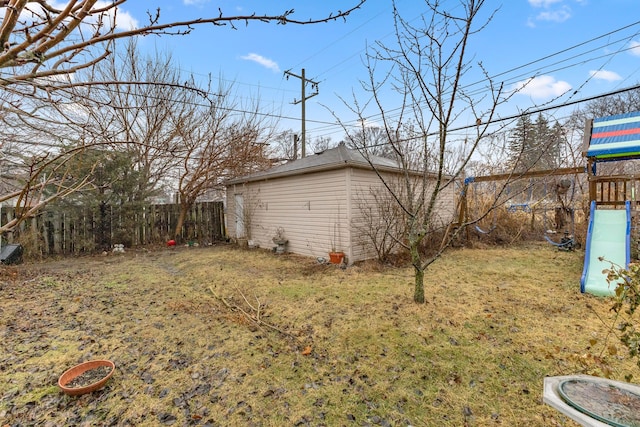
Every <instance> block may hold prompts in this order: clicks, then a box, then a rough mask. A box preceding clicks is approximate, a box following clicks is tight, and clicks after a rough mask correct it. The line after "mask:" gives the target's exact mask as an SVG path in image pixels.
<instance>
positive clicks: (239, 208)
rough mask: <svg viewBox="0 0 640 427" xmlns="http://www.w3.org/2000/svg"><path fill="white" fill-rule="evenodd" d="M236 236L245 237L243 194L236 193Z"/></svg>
mask: <svg viewBox="0 0 640 427" xmlns="http://www.w3.org/2000/svg"><path fill="white" fill-rule="evenodd" d="M235 197H236V238H238V239H239V238H242V237H245V229H244V196H243V195H242V194H236V195H235Z"/></svg>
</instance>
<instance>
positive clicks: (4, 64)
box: [0, 0, 365, 231]
mask: <svg viewBox="0 0 640 427" xmlns="http://www.w3.org/2000/svg"><path fill="white" fill-rule="evenodd" d="M354 2H355V4H354V5H353V7H350V8H348V9H345V10H343V11H338V12H337V13H330V14H328V15H327V16H324V17H320V18H312V19H309V20H300V19H297V18H296V17H295V15H294V10H293V9H288V10H285V11H284V12H283V13H281V14H275V15H268V14H259V13H251V14H248V15H226V14H224V13H223V12H222V11H221V10H220V9H218V10H216V11H215V12H214V13H213V14H212V15H211V16H208V17H207V16H205V17H202V18H197V19H193V20H188V21H179V22H178V21H172V20H170V19H169V20H165V19H164V18H165V17H164V15H162V14H161V11H160V9H159V8H158V9H156V10H153V11H149V12H148V13H147V15H148V20H147V22H146V23H143V24H142V25H138V26H137V27H136V28H122V26H121V22H120V21H119V19H118V18H119V13H120V12H122V10H123V8H124V7H126V4H127V0H115V1H112V2H103V1H99V0H66V1H64V2H62V3H61V2H56V1H53V0H0V8H2V9H3V10H4V18H3V20H2V23H1V24H0V69H2V70H3V76H2V77H1V78H0V88H2V89H1V90H2V91H1V92H0V112H1V114H0V120H1V121H2V125H3V126H1V127H2V133H3V134H2V139H3V141H4V143H3V146H2V156H1V157H2V160H1V163H2V164H1V165H0V170H1V171H2V172H3V173H2V178H3V188H2V189H1V191H2V194H0V202H1V201H6V200H9V199H14V198H16V197H17V201H18V202H17V203H18V204H20V203H22V207H23V209H22V210H21V211H22V212H24V213H25V214H24V215H22V216H20V217H18V218H16V220H15V221H14V222H12V223H11V224H5V225H3V226H2V227H1V228H0V231H4V230H8V229H10V228H12V227H15V226H16V225H17V224H19V222H20V221H21V220H22V219H24V218H26V217H27V216H29V215H33V214H34V213H35V212H37V211H38V210H39V209H41V208H42V207H43V206H45V205H46V204H47V203H48V202H50V201H51V200H54V199H55V198H56V197H61V196H64V195H66V194H69V193H71V192H73V191H75V189H79V188H83V187H84V186H85V185H86V184H87V180H88V179H89V177H78V176H77V175H75V174H71V173H67V172H64V171H62V169H61V168H64V165H65V162H64V159H65V158H68V157H69V156H72V155H73V154H74V153H76V152H79V151H81V150H82V149H83V147H86V146H90V145H96V144H97V145H103V144H113V143H114V141H118V142H125V143H129V142H136V143H138V144H140V145H139V147H144V148H140V150H139V155H140V158H141V159H142V158H143V157H144V156H147V155H155V154H157V153H154V151H153V150H155V149H157V147H158V143H159V142H160V141H152V142H153V143H154V144H155V145H154V147H155V148H153V149H151V151H149V149H148V147H150V146H151V145H150V144H148V143H149V142H150V141H149V140H140V139H139V138H138V136H139V135H136V133H137V132H136V130H135V128H134V129H131V128H128V127H126V126H123V123H125V122H127V123H140V121H141V120H142V121H147V123H145V126H146V128H147V130H149V129H152V128H153V127H154V126H155V129H156V130H157V132H156V133H155V134H156V135H162V134H164V133H165V131H166V129H164V128H162V126H163V124H164V123H165V121H164V120H163V119H162V117H159V116H156V117H155V118H154V119H155V122H153V123H151V122H150V121H149V120H150V119H151V118H149V117H133V114H135V113H133V112H132V111H128V110H127V109H125V108H123V109H121V110H120V112H121V113H122V114H121V115H120V116H121V117H118V115H117V114H112V115H110V121H106V120H102V121H94V122H92V123H91V124H89V123H87V121H86V120H85V119H86V117H87V114H89V113H91V111H94V112H95V111H96V110H89V109H87V108H84V107H83V103H78V96H79V92H78V91H77V90H76V89H78V88H79V87H82V88H85V89H88V90H86V91H85V92H84V96H85V99H93V97H94V96H96V98H97V100H98V102H99V101H100V99H102V100H105V96H104V90H105V89H107V90H109V89H111V88H113V87H114V86H117V85H119V84H121V83H124V84H128V85H129V86H127V87H133V86H131V84H132V83H140V84H147V85H148V88H149V91H150V93H151V92H154V91H155V94H154V95H153V96H149V97H147V99H148V101H149V102H155V103H156V104H157V105H160V104H161V103H162V99H163V96H162V94H160V93H159V92H158V90H159V89H158V86H159V85H157V84H154V83H153V82H152V81H148V80H147V81H145V80H144V79H145V77H144V76H143V75H131V76H128V78H127V79H122V76H119V77H116V76H113V78H108V77H107V76H103V79H92V80H89V79H87V80H81V79H80V78H79V77H80V74H81V72H82V71H88V72H89V74H91V75H94V71H95V70H94V67H95V66H96V65H97V64H100V63H101V62H102V61H104V60H105V59H107V58H110V57H111V54H112V51H113V50H114V48H115V42H116V41H117V40H127V39H132V38H134V37H137V36H147V35H158V36H186V35H188V34H189V33H190V32H191V31H193V30H194V28H195V27H196V26H198V25H203V24H207V25H215V26H228V27H230V28H233V29H236V25H237V24H249V23H250V22H257V23H271V24H278V25H285V24H296V25H306V24H317V23H323V22H328V21H332V20H339V19H345V18H346V17H347V16H348V15H349V14H350V13H352V12H353V11H355V10H356V9H359V8H360V7H361V6H362V5H363V4H364V2H365V0H359V1H358V0H354ZM166 71H167V72H170V71H169V68H168V67H167V68H166ZM92 88H95V89H92ZM98 88H99V89H98ZM152 88H153V89H152ZM138 89H140V87H138ZM99 90H101V91H103V92H102V93H101V94H100V95H99V96H98V91H99ZM139 93H140V92H139V91H138V92H137V95H136V97H137V99H136V101H137V102H140V101H141V98H140V97H139ZM118 96H119V97H120V98H119V100H120V101H122V104H124V101H125V100H126V101H130V100H131V98H130V94H127V93H126V91H125V92H122V91H121V92H120V93H119V94H118ZM117 99H118V98H117V96H115V95H114V97H112V99H111V100H108V101H107V104H103V105H102V106H103V107H104V106H107V105H108V102H111V101H112V100H117ZM132 105H136V104H135V103H134V104H132ZM85 106H86V104H85ZM93 106H95V103H94V104H93ZM99 110H102V111H105V110H104V109H99ZM125 115H128V116H129V117H128V118H127V119H126V120H124V119H123V117H122V116H125ZM131 118H133V121H132V120H131ZM98 124H99V126H97V125H98ZM147 134H148V132H147ZM98 135H101V138H98V137H97V136H98ZM166 142H167V143H168V142H169V141H166ZM61 145H64V146H65V147H73V148H71V149H69V148H64V149H62V148H60V147H61ZM163 149H164V150H165V152H167V151H168V152H171V147H169V146H165V147H163ZM167 158H168V157H167ZM147 164H151V162H148V163H147ZM154 164H155V165H156V166H155V167H156V168H158V164H159V163H158V162H157V161H156V162H155V163H154ZM51 165H56V167H57V168H58V173H46V174H45V172H44V171H45V170H50V169H51V168H50V167H51ZM170 165H171V162H167V163H166V167H170ZM7 172H8V173H7ZM149 172H150V173H149V174H148V176H149V177H158V176H162V174H161V173H158V172H159V171H158V170H157V169H156V170H155V171H153V173H151V171H149ZM7 175H10V176H7ZM71 178H73V179H71ZM155 184H156V183H153V182H152V183H151V184H150V187H153V186H154V185H155ZM44 188H48V189H49V190H51V189H54V188H57V189H58V190H59V191H58V192H57V193H56V192H53V193H51V192H48V193H47V194H48V195H47V196H46V197H45V196H44V194H40V195H38V196H37V197H36V195H35V193H37V192H38V191H42V190H43V189H44ZM12 203H13V202H12Z"/></svg>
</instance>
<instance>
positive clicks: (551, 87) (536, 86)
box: [511, 76, 571, 99]
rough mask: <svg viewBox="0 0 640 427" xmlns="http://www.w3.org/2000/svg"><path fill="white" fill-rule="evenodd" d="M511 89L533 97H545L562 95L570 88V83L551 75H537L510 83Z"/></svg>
mask: <svg viewBox="0 0 640 427" xmlns="http://www.w3.org/2000/svg"><path fill="white" fill-rule="evenodd" d="M511 90H512V91H513V92H516V93H518V94H521V95H527V96H530V97H531V98H534V99H545V98H552V97H556V96H560V95H562V94H563V93H565V92H567V91H569V90H571V85H570V84H569V83H567V82H565V81H562V80H556V79H555V78H554V77H552V76H538V77H533V78H530V79H527V80H523V81H521V82H518V83H516V84H514V85H512V86H511Z"/></svg>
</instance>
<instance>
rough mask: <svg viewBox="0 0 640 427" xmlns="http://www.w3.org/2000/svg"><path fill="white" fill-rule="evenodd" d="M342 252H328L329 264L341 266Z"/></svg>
mask: <svg viewBox="0 0 640 427" xmlns="http://www.w3.org/2000/svg"><path fill="white" fill-rule="evenodd" d="M343 260H344V252H329V262H330V263H331V264H342V261H343Z"/></svg>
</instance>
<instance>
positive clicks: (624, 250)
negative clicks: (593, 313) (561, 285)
mask: <svg viewBox="0 0 640 427" xmlns="http://www.w3.org/2000/svg"><path fill="white" fill-rule="evenodd" d="M630 233H631V206H630V203H629V202H628V201H627V202H626V205H625V209H624V210H622V209H596V204H595V202H594V201H592V202H591V215H590V217H589V229H588V230H587V248H586V251H585V254H584V269H583V270H582V277H581V279H580V291H581V292H583V293H584V292H588V293H590V294H593V295H599V296H609V295H613V294H614V293H615V290H616V284H615V283H611V284H609V283H607V276H606V275H605V274H603V273H602V270H605V269H608V268H611V263H614V264H616V265H618V266H620V267H622V268H626V267H627V266H628V265H629V261H630V257H631V246H630ZM601 257H602V258H603V260H602V261H600V259H599V258H601Z"/></svg>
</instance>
